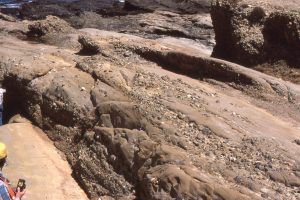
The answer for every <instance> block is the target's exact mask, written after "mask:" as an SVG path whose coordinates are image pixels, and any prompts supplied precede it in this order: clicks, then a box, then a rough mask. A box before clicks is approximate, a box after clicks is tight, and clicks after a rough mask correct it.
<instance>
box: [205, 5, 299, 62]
mask: <svg viewBox="0 0 300 200" xmlns="http://www.w3.org/2000/svg"><path fill="white" fill-rule="evenodd" d="M299 8H300V3H299V2H298V1H272V0H268V1H255V0H252V1H244V0H238V1H235V0H215V1H213V3H212V8H211V16H212V20H213V25H214V29H215V34H216V46H215V48H214V51H213V56H214V57H218V58H222V59H226V60H230V61H233V62H236V63H239V64H243V65H246V66H254V65H257V64H261V63H265V62H274V61H278V60H286V61H287V62H288V63H289V65H290V66H293V67H296V68H299V67H300V60H299V58H300V32H299V30H300V13H299V10H300V9H299Z"/></svg>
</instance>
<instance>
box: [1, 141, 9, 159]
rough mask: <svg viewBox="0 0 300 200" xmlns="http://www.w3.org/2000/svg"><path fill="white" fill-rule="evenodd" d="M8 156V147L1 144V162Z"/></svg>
mask: <svg viewBox="0 0 300 200" xmlns="http://www.w3.org/2000/svg"><path fill="white" fill-rule="evenodd" d="M6 156H7V149H6V145H5V144H4V143H1V142H0V160H1V159H3V158H6Z"/></svg>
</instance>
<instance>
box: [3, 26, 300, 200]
mask: <svg viewBox="0 0 300 200" xmlns="http://www.w3.org/2000/svg"><path fill="white" fill-rule="evenodd" d="M3 23H4V24H6V25H8V23H11V22H3ZM21 23H25V22H16V25H19V24H21ZM7 27H8V26H3V29H4V30H5V29H6V28H7ZM19 27H20V26H14V27H10V29H15V30H18V28H19ZM57 34H58V33H56V35H53V34H52V33H51V32H48V33H46V35H44V36H42V37H46V38H49V39H51V38H52V39H54V38H56V37H57ZM60 34H61V37H62V38H73V39H69V40H68V45H62V44H57V43H53V44H52V45H49V43H48V41H49V40H46V41H44V40H41V41H40V40H37V41H38V42H30V41H26V40H20V39H17V38H16V37H14V36H11V35H7V34H6V33H3V34H2V33H0V41H1V44H2V45H1V47H0V55H1V62H0V72H1V73H0V75H1V76H0V77H1V78H0V80H1V84H2V87H4V88H5V89H6V90H7V94H6V96H5V102H6V104H5V110H6V116H5V117H6V118H9V117H10V116H13V115H15V113H17V112H19V113H21V114H22V115H24V116H26V117H28V118H29V119H30V120H31V121H32V122H33V123H34V124H35V125H37V126H39V127H40V128H42V129H43V130H44V131H45V132H46V133H47V135H48V136H49V138H50V139H52V140H53V141H54V143H55V145H56V146H57V147H58V148H59V149H60V150H61V151H62V152H64V153H65V155H66V157H67V160H68V162H69V163H70V165H71V167H72V170H73V176H74V178H75V179H76V180H77V182H78V183H80V186H81V187H82V188H83V189H84V190H85V191H86V193H87V194H88V196H89V197H90V198H91V199H99V198H101V199H153V200H154V199H212V200H218V199H224V200H231V199H241V200H244V199H262V198H265V197H268V198H270V199H276V198H279V199H280V198H281V199H291V200H292V199H297V198H299V190H298V188H297V184H298V182H299V171H300V169H299V166H300V160H299V153H300V149H299V145H297V144H296V143H295V141H296V140H297V139H299V138H300V132H299V128H298V127H299V124H300V121H299V119H300V111H299V110H300V108H299V102H300V96H299V94H300V88H299V85H295V84H292V83H289V82H285V81H283V80H280V79H277V78H274V77H272V76H268V75H265V74H262V73H260V72H257V71H253V70H251V69H248V68H245V67H243V66H241V65H237V64H233V63H230V62H227V61H223V60H219V59H215V58H211V57H209V56H208V55H207V54H204V53H203V51H202V50H201V49H199V46H197V45H195V44H194V43H188V42H183V41H182V40H180V39H177V40H175V41H178V42H174V38H173V39H164V40H155V39H144V38H142V37H138V36H133V35H128V34H122V33H116V32H110V31H101V30H96V29H81V30H75V29H74V32H72V33H68V32H64V31H62V32H60ZM42 42H44V43H42ZM78 45H79V47H80V48H71V47H72V46H78ZM94 50H97V51H94ZM280 172H282V174H279V173H280Z"/></svg>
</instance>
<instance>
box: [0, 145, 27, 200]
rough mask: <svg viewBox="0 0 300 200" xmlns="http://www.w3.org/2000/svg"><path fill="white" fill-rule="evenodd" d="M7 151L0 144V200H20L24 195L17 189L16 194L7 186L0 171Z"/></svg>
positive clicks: (6, 181) (7, 182)
mask: <svg viewBox="0 0 300 200" xmlns="http://www.w3.org/2000/svg"><path fill="white" fill-rule="evenodd" d="M6 158H7V149H6V145H5V144H4V143H0V200H12V199H13V200H20V199H21V198H22V197H23V195H24V194H25V190H23V191H22V192H21V191H20V188H17V191H16V193H15V192H14V190H13V189H12V187H11V186H10V184H9V181H8V180H7V179H6V178H5V177H4V175H3V173H2V169H3V167H4V165H5V163H6Z"/></svg>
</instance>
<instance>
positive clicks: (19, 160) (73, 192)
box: [0, 123, 88, 200]
mask: <svg viewBox="0 0 300 200" xmlns="http://www.w3.org/2000/svg"><path fill="white" fill-rule="evenodd" d="M0 141H1V142H4V143H6V144H7V147H8V166H6V167H5V169H4V173H5V175H6V176H7V177H8V178H9V179H10V180H11V182H12V185H13V186H15V185H16V184H17V181H18V179H19V178H24V179H25V180H26V184H27V192H26V195H25V196H24V198H23V199H24V200H26V199H57V200H59V199H81V200H84V199H88V198H87V197H86V195H85V194H84V192H83V191H82V189H81V188H80V187H79V186H78V184H77V183H76V182H75V181H74V179H73V178H72V176H71V172H72V171H71V168H70V167H69V165H68V163H67V161H65V160H64V159H63V157H62V156H61V155H60V153H59V152H58V151H57V150H56V148H55V147H54V145H53V144H52V143H51V142H50V141H49V140H48V139H47V138H46V137H45V135H44V133H43V132H42V131H41V130H40V129H38V128H37V127H34V126H33V125H31V124H29V123H18V124H9V125H5V126H2V127H0Z"/></svg>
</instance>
